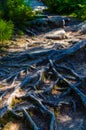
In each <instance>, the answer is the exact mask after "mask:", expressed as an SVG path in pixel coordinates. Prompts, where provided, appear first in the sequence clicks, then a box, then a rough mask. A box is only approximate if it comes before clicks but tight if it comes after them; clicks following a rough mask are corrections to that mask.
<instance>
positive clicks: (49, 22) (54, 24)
mask: <svg viewBox="0 0 86 130" xmlns="http://www.w3.org/2000/svg"><path fill="white" fill-rule="evenodd" d="M68 20H69V19H68V18H65V17H62V16H51V17H48V18H40V19H36V20H32V21H29V22H28V24H29V26H30V27H31V28H39V29H40V30H41V31H43V30H46V31H47V29H48V28H50V29H54V28H60V27H64V26H65V24H66V22H68Z"/></svg>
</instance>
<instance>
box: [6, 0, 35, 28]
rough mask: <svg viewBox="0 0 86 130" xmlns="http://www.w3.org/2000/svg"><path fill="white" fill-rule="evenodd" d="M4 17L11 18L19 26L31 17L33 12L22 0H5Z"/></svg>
mask: <svg viewBox="0 0 86 130" xmlns="http://www.w3.org/2000/svg"><path fill="white" fill-rule="evenodd" d="M4 17H5V19H10V20H12V21H13V22H14V24H15V25H16V26H18V27H19V26H21V25H22V24H25V23H26V22H27V21H28V20H31V19H33V17H34V13H33V12H32V9H31V8H30V7H29V6H27V5H25V4H24V0H7V1H6V3H5V6H4Z"/></svg>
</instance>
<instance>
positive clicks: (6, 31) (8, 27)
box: [0, 19, 14, 45]
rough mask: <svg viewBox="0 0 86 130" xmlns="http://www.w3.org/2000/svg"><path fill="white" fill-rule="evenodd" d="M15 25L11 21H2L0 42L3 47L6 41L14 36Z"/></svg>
mask: <svg viewBox="0 0 86 130" xmlns="http://www.w3.org/2000/svg"><path fill="white" fill-rule="evenodd" d="M13 28H14V26H13V23H12V22H11V21H8V22H6V21H4V20H2V19H1V20H0V41H1V45H3V43H4V41H5V40H9V39H10V38H11V37H12V34H13Z"/></svg>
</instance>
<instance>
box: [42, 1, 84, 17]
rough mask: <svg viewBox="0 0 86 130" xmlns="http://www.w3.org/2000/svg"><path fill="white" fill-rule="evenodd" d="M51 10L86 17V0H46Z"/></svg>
mask: <svg viewBox="0 0 86 130" xmlns="http://www.w3.org/2000/svg"><path fill="white" fill-rule="evenodd" d="M44 2H45V3H46V4H47V6H48V7H49V11H50V12H53V13H57V14H63V15H72V16H76V17H78V18H82V19H86V0H44Z"/></svg>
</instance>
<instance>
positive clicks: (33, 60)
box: [0, 41, 86, 130]
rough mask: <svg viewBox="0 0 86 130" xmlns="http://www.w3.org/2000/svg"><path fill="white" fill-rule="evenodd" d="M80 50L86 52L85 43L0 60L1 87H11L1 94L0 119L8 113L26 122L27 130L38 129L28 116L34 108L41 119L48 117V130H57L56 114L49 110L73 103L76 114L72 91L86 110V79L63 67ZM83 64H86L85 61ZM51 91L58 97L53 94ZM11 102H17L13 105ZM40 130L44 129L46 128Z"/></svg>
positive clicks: (23, 53) (72, 69) (15, 55)
mask: <svg viewBox="0 0 86 130" xmlns="http://www.w3.org/2000/svg"><path fill="white" fill-rule="evenodd" d="M81 50H84V52H85V53H86V41H81V42H78V43H76V44H75V45H74V46H72V47H71V48H68V49H62V50H55V49H43V50H38V51H34V52H30V53H28V52H26V53H25V52H21V53H19V54H12V55H10V56H8V57H3V58H2V59H0V84H1V85H4V87H6V86H9V87H12V88H13V90H12V91H11V92H10V93H9V90H5V91H4V93H1V95H0V100H1V102H2V103H3V106H0V118H3V116H4V115H5V114H6V113H7V112H8V111H10V112H11V113H12V114H13V115H15V116H17V117H19V118H25V119H27V124H29V129H31V130H38V129H40V125H38V124H36V120H34V118H33V116H32V115H31V114H30V110H33V109H35V110H38V111H39V114H40V115H41V116H42V117H43V118H47V121H45V122H47V126H46V127H47V130H57V128H56V125H55V122H56V121H55V115H54V113H53V111H51V110H50V108H53V109H54V108H58V107H59V106H61V105H62V104H65V105H68V104H72V107H73V110H74V111H76V109H77V105H76V102H75V100H74V98H72V95H71V92H72V91H73V92H74V93H75V95H78V96H79V98H80V101H82V104H83V106H84V107H85V108H86V92H85V91H84V89H85V85H86V76H83V75H82V76H81V75H80V74H79V73H77V72H76V71H75V70H74V68H73V67H70V66H66V65H65V63H67V62H68V61H69V59H71V57H73V56H74V55H75V54H76V53H77V52H80V53H81ZM77 57H78V56H77ZM84 62H85V63H86V61H85V60H84ZM71 63H72V61H71ZM53 89H55V90H56V91H57V94H53V93H52V90H53ZM58 92H60V94H58ZM69 94H70V95H71V98H69V101H64V100H63V98H64V97H65V96H67V95H69ZM14 100H19V101H20V102H18V103H16V101H15V103H14ZM43 129H44V130H46V129H45V127H44V128H43Z"/></svg>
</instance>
